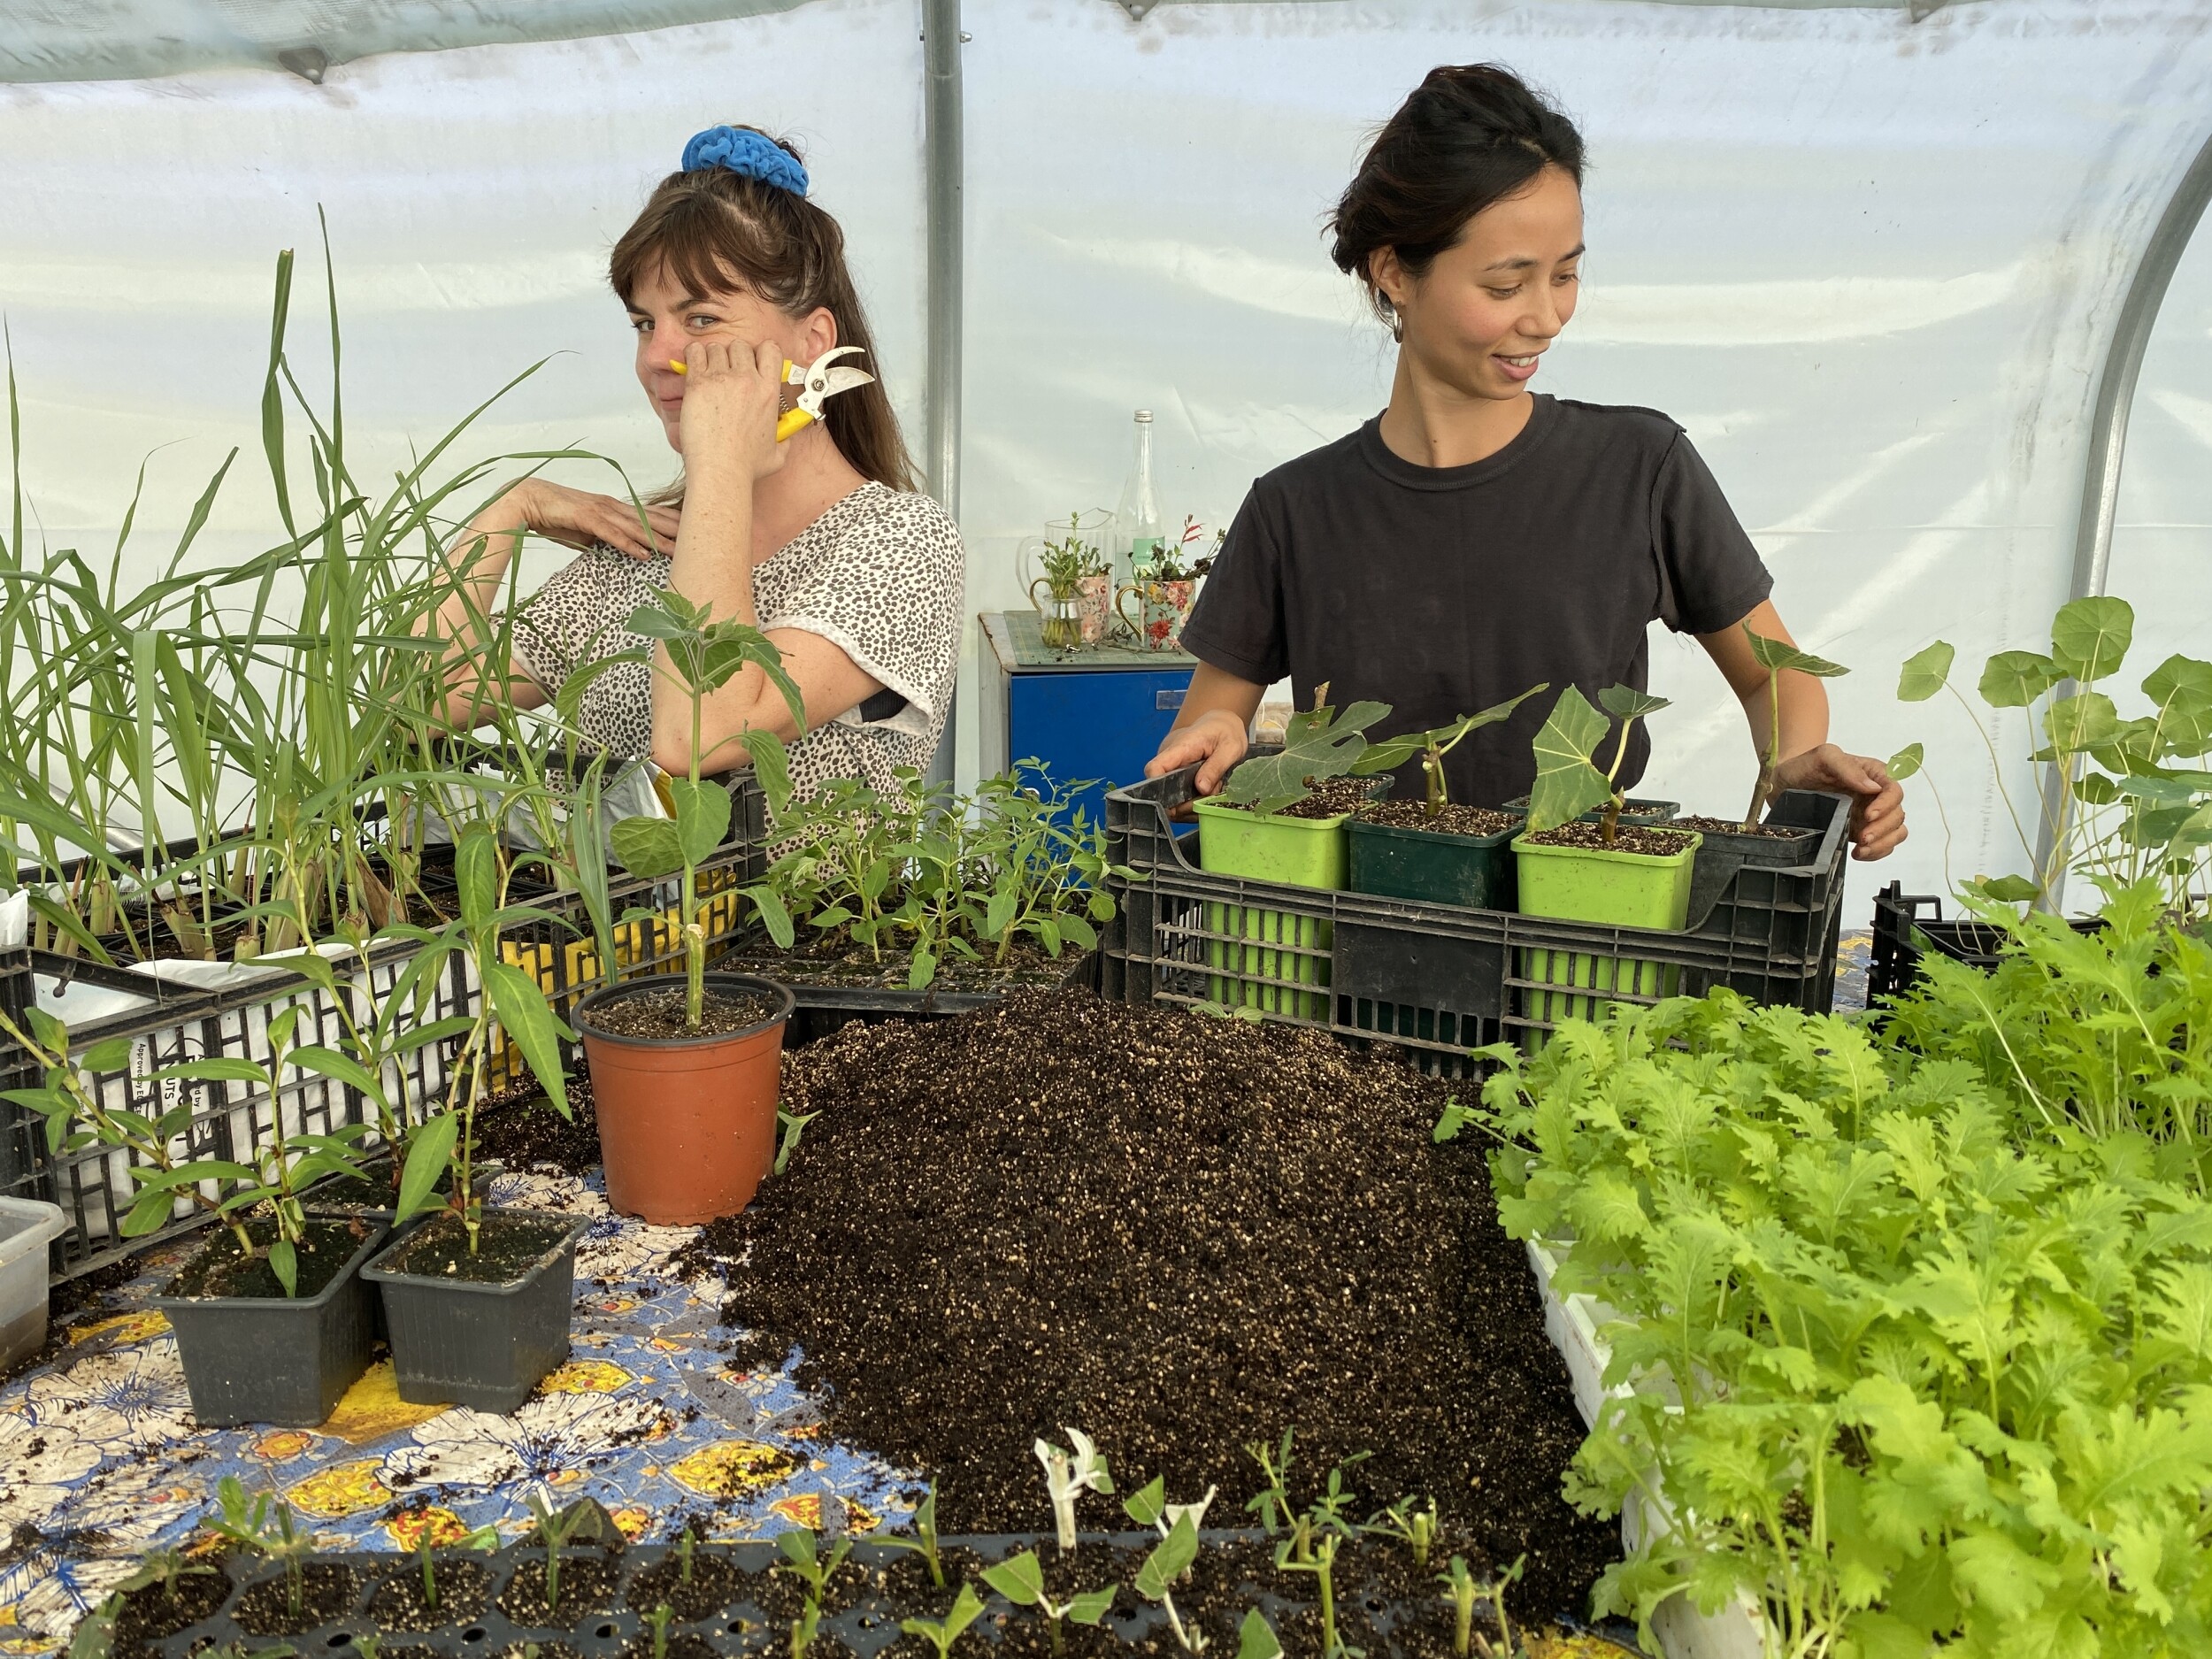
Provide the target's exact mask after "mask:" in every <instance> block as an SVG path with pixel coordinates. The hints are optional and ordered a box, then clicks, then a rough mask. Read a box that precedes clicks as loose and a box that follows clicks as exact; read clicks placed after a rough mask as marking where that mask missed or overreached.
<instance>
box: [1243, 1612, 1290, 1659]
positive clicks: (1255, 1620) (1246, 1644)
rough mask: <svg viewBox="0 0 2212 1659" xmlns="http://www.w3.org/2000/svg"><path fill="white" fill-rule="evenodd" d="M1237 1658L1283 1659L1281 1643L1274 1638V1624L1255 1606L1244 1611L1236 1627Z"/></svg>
mask: <svg viewBox="0 0 2212 1659" xmlns="http://www.w3.org/2000/svg"><path fill="white" fill-rule="evenodd" d="M1237 1659H1283V1644H1282V1643H1281V1642H1280V1641H1279V1640H1277V1639H1276V1635H1275V1629H1274V1626H1273V1625H1271V1624H1269V1623H1268V1622H1267V1617H1266V1615H1264V1614H1263V1613H1262V1612H1261V1611H1260V1609H1257V1608H1252V1609H1248V1611H1247V1612H1246V1613H1245V1616H1244V1623H1243V1624H1241V1625H1240V1626H1239V1627H1238V1630H1237Z"/></svg>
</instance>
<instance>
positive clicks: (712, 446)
mask: <svg viewBox="0 0 2212 1659" xmlns="http://www.w3.org/2000/svg"><path fill="white" fill-rule="evenodd" d="M684 365H685V373H684V403H683V411H682V415H681V424H680V434H681V436H682V439H683V450H684V470H685V471H686V472H688V473H689V474H691V475H692V476H693V477H697V476H699V475H700V474H701V473H703V472H705V471H707V469H709V468H710V467H712V466H716V465H735V467H736V468H737V470H738V474H739V476H741V478H743V479H745V480H747V481H748V482H749V483H756V484H757V483H758V482H759V481H760V480H762V479H764V478H766V477H767V476H768V475H769V474H770V473H771V472H775V471H777V470H778V469H779V468H780V467H781V466H782V465H783V445H781V444H780V443H778V442H776V420H777V418H778V416H780V414H781V413H782V412H783V348H782V347H781V346H780V345H778V344H777V343H776V342H774V341H772V340H764V341H762V342H760V344H758V345H757V346H749V345H747V344H746V343H745V342H743V341H741V340H695V341H693V342H692V343H691V345H690V346H689V348H688V349H687V350H686V351H685V352H684Z"/></svg>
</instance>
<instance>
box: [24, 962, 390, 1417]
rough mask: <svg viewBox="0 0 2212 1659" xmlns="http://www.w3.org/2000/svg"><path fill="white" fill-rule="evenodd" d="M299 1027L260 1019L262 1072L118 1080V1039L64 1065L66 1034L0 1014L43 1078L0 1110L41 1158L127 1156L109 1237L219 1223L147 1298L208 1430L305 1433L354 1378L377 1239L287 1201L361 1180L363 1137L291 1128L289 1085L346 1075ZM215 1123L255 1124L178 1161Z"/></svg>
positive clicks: (123, 1067) (293, 1088) (46, 1023)
mask: <svg viewBox="0 0 2212 1659" xmlns="http://www.w3.org/2000/svg"><path fill="white" fill-rule="evenodd" d="M299 1018H300V1009H299V1006H298V1005H297V1004H296V1003H295V1004H291V1005H288V1006H286V1007H284V1008H282V1009H281V1010H278V1011H277V1012H276V1013H274V1014H273V1016H272V1017H271V1018H270V1019H269V1021H268V1024H267V1028H266V1034H267V1042H268V1054H269V1060H268V1063H267V1064H261V1063H259V1062H257V1061H252V1060H249V1059H246V1058H245V1057H244V1056H237V1055H214V1056H209V1057H207V1058H205V1059H201V1060H192V1061H187V1062H184V1063H182V1064H177V1065H170V1066H162V1067H159V1068H157V1070H155V1071H150V1072H148V1073H146V1074H145V1075H144V1076H142V1077H132V1076H130V1075H129V1072H128V1067H129V1064H130V1047H131V1045H130V1040H129V1039H127V1038H122V1037H118V1038H112V1039H110V1040H109V1041H104V1042H101V1043H97V1044H96V1045H94V1046H93V1047H92V1048H88V1049H87V1050H86V1051H85V1052H84V1053H83V1054H82V1055H81V1056H72V1055H71V1053H70V1043H69V1033H68V1031H67V1028H66V1027H65V1026H64V1025H63V1024H62V1023H61V1022H60V1021H59V1020H58V1019H56V1018H54V1017H53V1016H52V1015H50V1014H49V1013H46V1012H45V1011H44V1010H40V1009H36V1008H34V1009H30V1010H27V1011H26V1016H25V1024H24V1025H18V1024H17V1023H16V1022H15V1021H14V1020H13V1019H12V1018H9V1017H8V1016H7V1015H5V1014H0V1030H4V1031H5V1032H6V1033H7V1034H8V1035H9V1036H11V1037H12V1038H13V1039H14V1040H15V1041H17V1042H19V1043H20V1044H22V1045H23V1047H24V1048H26V1049H27V1051H28V1052H29V1053H30V1055H31V1056H32V1057H33V1058H34V1059H35V1060H36V1061H37V1062H39V1063H40V1064H42V1065H43V1066H44V1067H45V1078H44V1081H43V1083H42V1087H38V1088H36V1089H12V1090H9V1091H7V1093H6V1095H5V1098H6V1099H8V1100H9V1101H11V1102H13V1103H15V1104H17V1105H19V1106H24V1107H27V1108H29V1109H30V1110H34V1111H36V1112H38V1113H40V1114H42V1116H43V1118H45V1129H46V1143H47V1147H48V1149H49V1150H50V1152H52V1153H55V1154H58V1155H59V1154H67V1153H72V1152H79V1151H83V1150H86V1149H88V1148H93V1147H104V1148H112V1149H114V1150H116V1151H118V1152H120V1153H123V1154H125V1155H126V1156H127V1159H128V1167H129V1170H130V1172H131V1175H132V1176H133V1178H134V1179H136V1180H137V1182H138V1183H139V1194H138V1198H137V1202H134V1204H133V1205H132V1206H131V1208H130V1210H128V1211H127V1213H126V1214H125V1216H124V1217H123V1218H122V1221H121V1223H120V1225H119V1232H120V1233H122V1234H123V1236H124V1237H126V1238H132V1237H139V1236H142V1235H144V1234H146V1233H151V1232H153V1231H155V1230H156V1229H157V1228H159V1227H161V1226H163V1225H166V1224H167V1223H168V1222H169V1221H171V1220H172V1219H173V1218H174V1217H175V1216H176V1214H177V1212H178V1210H179V1207H180V1205H181V1206H186V1207H188V1208H189V1209H194V1210H200V1211H201V1212H203V1213H204V1214H205V1215H207V1216H208V1217H211V1219H213V1220H215V1221H217V1222H219V1223H220V1224H221V1230H220V1231H219V1232H218V1233H216V1234H215V1235H214V1236H213V1237H212V1238H211V1239H210V1240H208V1241H207V1242H206V1243H205V1244H204V1245H203V1246H202V1247H201V1248H200V1249H199V1250H198V1251H197V1252H196V1254H195V1255H194V1256H193V1257H192V1259H191V1260H190V1261H188V1262H187V1263H186V1264H185V1265H184V1267H183V1268H181V1269H180V1271H178V1273H177V1274H176V1276H175V1277H174V1278H173V1279H171V1280H170V1281H169V1283H168V1284H167V1285H166V1286H165V1287H164V1289H163V1291H162V1293H161V1294H160V1295H158V1296H157V1297H155V1298H154V1305H155V1306H156V1307H157V1308H159V1309H160V1310H162V1312H163V1313H164V1314H165V1315H166V1317H168V1320H169V1323H170V1325H171V1326H172V1327H173V1329H174V1331H175V1333H176V1338H177V1348H178V1353H179V1356H180V1359H181V1361H182V1362H183V1365H184V1372H185V1381H186V1385H187V1386H188V1389H189V1390H190V1393H191V1396H192V1411H193V1415H194V1416H195V1417H196V1418H198V1420H199V1421H200V1422H201V1423H202V1424H203V1425H206V1426H209V1427H219V1426H225V1425H232V1424H238V1423H273V1424H277V1425H284V1426H288V1427H308V1426H311V1425H315V1424H318V1423H320V1422H321V1421H323V1419H324V1418H325V1417H328V1416H329V1415H330V1409H331V1408H332V1407H333V1406H334V1405H335V1404H336V1403H337V1401H338V1397H339V1396H340V1395H341V1394H343V1393H344V1392H345V1390H346V1389H347V1387H348V1386H350V1385H351V1384H352V1382H353V1380H354V1379H356V1378H357V1377H358V1376H360V1374H361V1373H362V1371H365V1370H366V1369H367V1366H368V1358H369V1342H370V1315H371V1310H370V1307H369V1302H368V1293H367V1292H366V1291H365V1289H364V1287H363V1286H362V1285H361V1283H360V1279H359V1271H360V1268H361V1263H362V1261H363V1260H364V1258H365V1256H367V1255H368V1253H369V1252H370V1250H371V1249H373V1248H374V1247H375V1245H376V1244H377V1243H378V1242H379V1241H380V1240H381V1239H382V1237H383V1235H384V1228H383V1226H382V1225H381V1224H380V1223H371V1222H365V1221H363V1220H360V1219H357V1218H356V1219H344V1218H336V1217H320V1216H317V1215H314V1214H312V1213H311V1212H310V1211H309V1210H308V1209H307V1206H306V1204H305V1203H304V1202H303V1196H302V1195H303V1193H304V1191H305V1189H306V1188H307V1187H308V1186H309V1185H310V1184H311V1183H312V1182H314V1181H316V1180H318V1179H321V1178H323V1177H325V1176H327V1175H339V1176H346V1177H351V1178H355V1179H360V1178H361V1176H362V1170H361V1168H360V1165H359V1164H357V1162H356V1161H355V1160H356V1157H357V1148H358V1144H359V1142H360V1141H361V1140H362V1138H363V1137H364V1136H365V1135H367V1134H368V1133H369V1126H368V1125H365V1124H349V1125H342V1126H340V1127H338V1128H335V1129H334V1130H332V1131H331V1132H329V1133H320V1134H318V1133H307V1132H305V1131H303V1130H302V1129H301V1128H299V1127H298V1126H297V1125H299V1124H300V1122H301V1121H302V1118H301V1110H302V1108H301V1101H300V1095H301V1093H302V1086H301V1083H300V1082H299V1081H297V1080H296V1079H294V1077H293V1074H295V1073H297V1072H311V1073H315V1074H317V1075H319V1076H323V1077H335V1078H337V1079H340V1080H346V1079H348V1078H349V1076H350V1074H351V1071H352V1063H351V1062H350V1061H349V1060H348V1059H347V1058H346V1057H345V1056H342V1055H339V1054H336V1053H334V1052H333V1051H331V1050H329V1049H326V1048H319V1047H318V1046H315V1045H312V1044H303V1043H301V1042H299V1041H297V1036H298V1029H299ZM26 1027H27V1028H26ZM172 1091H173V1094H172ZM230 1112H241V1113H244V1114H247V1115H248V1116H250V1118H251V1119H252V1121H253V1122H254V1124H255V1125H256V1133H254V1135H253V1136H252V1137H251V1138H250V1143H249V1147H248V1148H247V1149H246V1150H245V1151H244V1152H243V1153H242V1155H241V1156H238V1157H234V1158H219V1157H199V1158H188V1157H185V1156H180V1148H190V1147H191V1146H193V1145H195V1144H204V1134H196V1133H195V1125H196V1124H204V1123H205V1122H207V1121H209V1120H211V1119H213V1118H217V1117H219V1116H222V1115H225V1114H227V1113H230Z"/></svg>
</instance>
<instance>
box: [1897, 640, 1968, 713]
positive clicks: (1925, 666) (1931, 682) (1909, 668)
mask: <svg viewBox="0 0 2212 1659" xmlns="http://www.w3.org/2000/svg"><path fill="white" fill-rule="evenodd" d="M1957 656H1958V651H1957V649H1955V647H1953V646H1951V645H1949V644H1947V643H1946V642H1945V641H1942V640H1938V641H1936V642H1935V643H1934V644H1933V645H1931V646H1929V647H1928V648H1927V649H1925V650H1923V651H1915V652H1914V653H1913V654H1912V655H1911V656H1910V657H1907V658H1906V659H1905V665H1904V667H1903V668H1902V669H1901V670H1899V671H1898V675H1897V700H1898V701H1899V702H1900V703H1925V702H1927V700H1928V699H1929V698H1931V697H1932V696H1934V695H1936V693H1937V692H1939V691H1940V690H1942V689H1943V687H1945V686H1946V685H1947V684H1949V683H1950V679H1951V664H1952V663H1953V661H1954V660H1955V658H1956V657H1957Z"/></svg>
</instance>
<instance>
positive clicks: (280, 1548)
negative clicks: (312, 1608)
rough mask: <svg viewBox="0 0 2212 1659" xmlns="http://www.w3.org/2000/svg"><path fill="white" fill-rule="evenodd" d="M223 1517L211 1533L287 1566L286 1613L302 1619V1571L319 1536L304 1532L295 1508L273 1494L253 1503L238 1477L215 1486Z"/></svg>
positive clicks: (262, 1494)
mask: <svg viewBox="0 0 2212 1659" xmlns="http://www.w3.org/2000/svg"><path fill="white" fill-rule="evenodd" d="M215 1502H216V1503H217V1505H218V1506H219V1509H220V1513H219V1514H218V1515H217V1516H216V1517H214V1518H213V1519H211V1520H210V1521H209V1522H208V1524H207V1525H208V1529H209V1530H210V1531H211V1532H215V1533H217V1534H219V1536H221V1537H224V1538H227V1539H228V1540H230V1541H231V1542H232V1543H234V1544H235V1545H237V1546H238V1547H239V1548H242V1549H248V1550H251V1551H252V1552H253V1553H254V1554H255V1555H265V1556H267V1557H268V1558H269V1559H270V1560H272V1561H276V1562H280V1563H283V1566H284V1603H285V1609H286V1610H287V1611H288V1612H289V1613H290V1614H291V1615H292V1616H293V1617H298V1616H299V1611H300V1604H301V1598H302V1596H303V1594H304V1588H305V1586H304V1581H303V1577H302V1571H303V1567H304V1566H305V1563H306V1561H307V1558H308V1557H309V1556H310V1555H313V1554H314V1553H315V1534H314V1533H312V1532H302V1531H300V1529H299V1527H298V1526H297V1525H296V1524H295V1522H294V1520H293V1517H292V1506H291V1505H290V1504H288V1503H287V1502H284V1501H283V1500H281V1499H280V1498H279V1497H278V1496H277V1495H276V1494H274V1493H272V1492H257V1493H255V1494H253V1496H252V1497H251V1498H250V1499H249V1498H248V1497H247V1496H246V1489H245V1487H243V1486H241V1485H239V1484H238V1477H237V1476H235V1475H225V1476H224V1477H223V1478H222V1479H221V1480H219V1481H218V1482H217V1483H216V1486H215Z"/></svg>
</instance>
